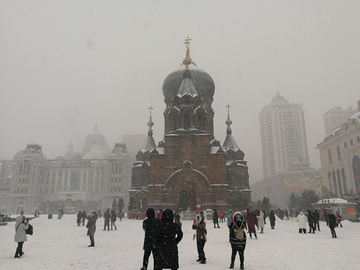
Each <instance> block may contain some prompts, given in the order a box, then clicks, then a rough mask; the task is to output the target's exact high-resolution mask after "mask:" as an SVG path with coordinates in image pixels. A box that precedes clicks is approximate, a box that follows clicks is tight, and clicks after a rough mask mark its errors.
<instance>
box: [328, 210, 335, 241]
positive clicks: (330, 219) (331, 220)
mask: <svg viewBox="0 0 360 270" xmlns="http://www.w3.org/2000/svg"><path fill="white" fill-rule="evenodd" d="M326 214H327V217H328V224H329V228H330V231H331V235H332V238H337V236H336V232H335V227H337V221H336V216H335V215H334V214H333V213H332V211H331V210H327V211H326Z"/></svg>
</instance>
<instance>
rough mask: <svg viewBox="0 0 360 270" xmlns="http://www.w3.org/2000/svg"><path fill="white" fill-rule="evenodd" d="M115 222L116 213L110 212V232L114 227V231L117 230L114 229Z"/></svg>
mask: <svg viewBox="0 0 360 270" xmlns="http://www.w3.org/2000/svg"><path fill="white" fill-rule="evenodd" d="M115 222H116V213H115V210H114V209H113V210H111V230H112V229H113V227H115V231H116V230H117V228H116V225H115Z"/></svg>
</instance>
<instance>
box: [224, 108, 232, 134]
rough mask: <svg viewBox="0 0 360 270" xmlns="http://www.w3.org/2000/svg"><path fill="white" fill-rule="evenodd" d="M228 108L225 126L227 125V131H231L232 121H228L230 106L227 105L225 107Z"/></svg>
mask: <svg viewBox="0 0 360 270" xmlns="http://www.w3.org/2000/svg"><path fill="white" fill-rule="evenodd" d="M226 107H227V108H228V119H227V120H226V122H225V124H226V125H227V130H228V131H230V130H231V127H230V126H231V124H232V121H231V120H230V107H231V106H230V105H229V104H228V105H227V106H226Z"/></svg>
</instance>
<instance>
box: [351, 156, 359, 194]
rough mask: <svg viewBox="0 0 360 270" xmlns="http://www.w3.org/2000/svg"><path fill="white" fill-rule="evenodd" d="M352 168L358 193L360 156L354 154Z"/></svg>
mask: <svg viewBox="0 0 360 270" xmlns="http://www.w3.org/2000/svg"><path fill="white" fill-rule="evenodd" d="M352 168H353V173H354V180H355V189H356V193H360V158H359V157H358V156H354V158H353V160H352Z"/></svg>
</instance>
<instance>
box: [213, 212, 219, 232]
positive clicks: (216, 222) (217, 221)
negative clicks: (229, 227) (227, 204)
mask: <svg viewBox="0 0 360 270" xmlns="http://www.w3.org/2000/svg"><path fill="white" fill-rule="evenodd" d="M213 222H214V228H216V225H217V228H220V226H219V215H218V212H217V211H216V209H215V210H214V213H213Z"/></svg>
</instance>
